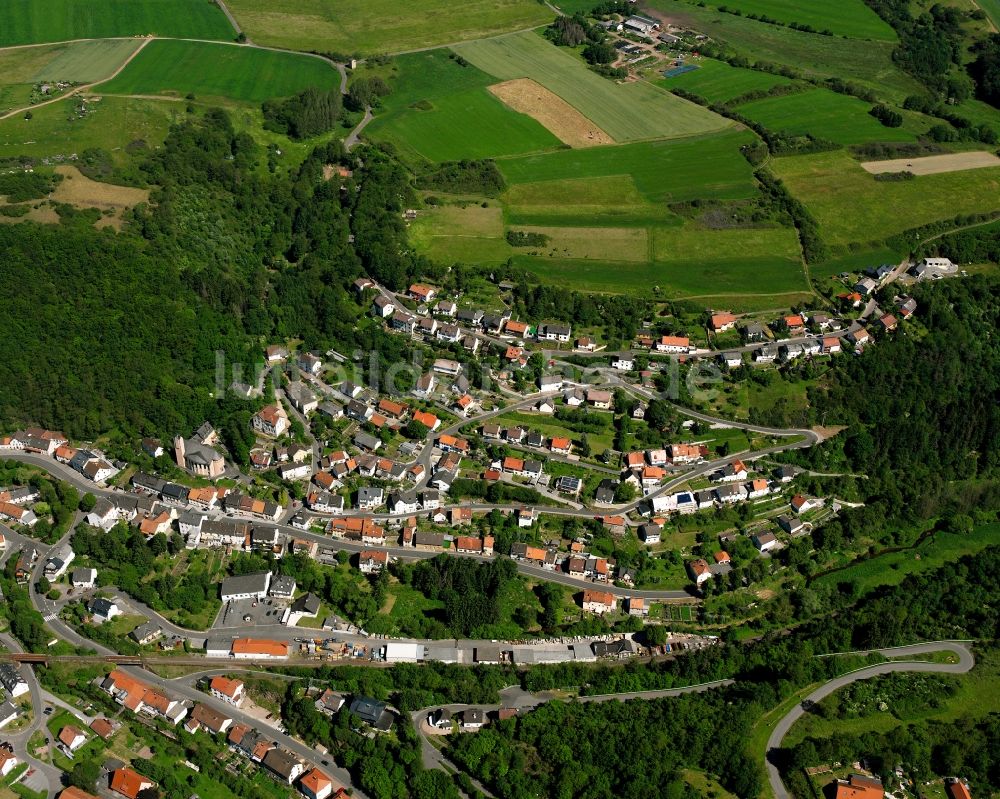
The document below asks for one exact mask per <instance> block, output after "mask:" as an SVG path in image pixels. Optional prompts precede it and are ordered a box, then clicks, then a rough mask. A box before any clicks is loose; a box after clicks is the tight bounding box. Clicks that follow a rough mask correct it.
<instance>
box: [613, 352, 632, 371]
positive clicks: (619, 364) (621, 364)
mask: <svg viewBox="0 0 1000 799" xmlns="http://www.w3.org/2000/svg"><path fill="white" fill-rule="evenodd" d="M611 368H612V369H617V370H618V371H619V372H631V371H633V370H634V369H635V359H634V358H632V357H631V356H630V355H615V356H613V357H612V358H611Z"/></svg>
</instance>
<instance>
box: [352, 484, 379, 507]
mask: <svg viewBox="0 0 1000 799" xmlns="http://www.w3.org/2000/svg"><path fill="white" fill-rule="evenodd" d="M382 493H383V492H382V489H381V488H379V487H378V486H361V488H359V489H358V504H359V505H364V504H367V503H369V502H378V503H379V504H381V502H382Z"/></svg>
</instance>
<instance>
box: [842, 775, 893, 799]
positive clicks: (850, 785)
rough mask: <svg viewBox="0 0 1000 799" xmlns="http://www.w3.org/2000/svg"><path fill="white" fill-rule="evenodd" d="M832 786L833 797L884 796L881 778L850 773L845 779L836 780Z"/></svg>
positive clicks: (873, 798)
mask: <svg viewBox="0 0 1000 799" xmlns="http://www.w3.org/2000/svg"><path fill="white" fill-rule="evenodd" d="M834 786H835V789H834V791H833V796H834V799H883V797H884V796H885V789H884V788H883V787H882V781H881V780H879V779H877V778H875V777H866V776H862V775H861V774H851V775H849V776H848V777H847V779H846V780H836V781H835V782H834Z"/></svg>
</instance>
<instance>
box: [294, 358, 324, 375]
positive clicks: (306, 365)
mask: <svg viewBox="0 0 1000 799" xmlns="http://www.w3.org/2000/svg"><path fill="white" fill-rule="evenodd" d="M295 363H296V365H297V366H298V367H299V369H301V370H302V371H303V372H305V373H306V374H310V375H314V376H315V375H318V374H319V373H320V372H321V371H323V362H322V361H321V360H320V359H319V358H317V357H316V356H315V355H313V354H312V353H311V352H303V353H301V354H300V355H299V357H298V359H297V360H296V361H295Z"/></svg>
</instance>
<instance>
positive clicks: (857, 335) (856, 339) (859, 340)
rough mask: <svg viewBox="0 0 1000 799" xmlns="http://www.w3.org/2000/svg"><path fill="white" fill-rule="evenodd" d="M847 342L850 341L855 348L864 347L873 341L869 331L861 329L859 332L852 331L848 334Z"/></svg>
mask: <svg viewBox="0 0 1000 799" xmlns="http://www.w3.org/2000/svg"><path fill="white" fill-rule="evenodd" d="M847 340H848V341H850V342H851V344H853V345H854V346H855V347H864V346H865V345H866V344H868V342H869V341H871V336H870V335H868V331H867V330H865V329H864V328H863V327H860V328H858V329H857V330H852V331H851V332H850V333H848V334H847Z"/></svg>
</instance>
